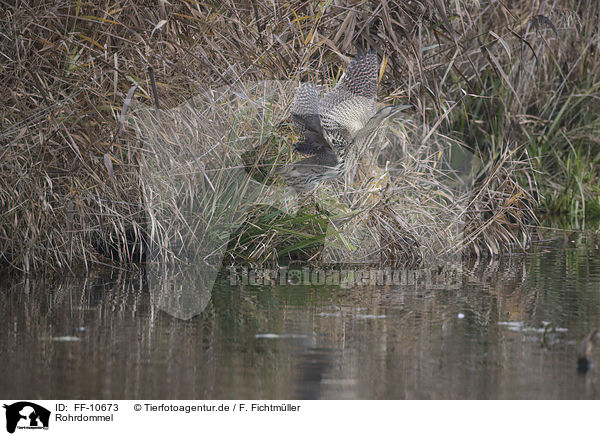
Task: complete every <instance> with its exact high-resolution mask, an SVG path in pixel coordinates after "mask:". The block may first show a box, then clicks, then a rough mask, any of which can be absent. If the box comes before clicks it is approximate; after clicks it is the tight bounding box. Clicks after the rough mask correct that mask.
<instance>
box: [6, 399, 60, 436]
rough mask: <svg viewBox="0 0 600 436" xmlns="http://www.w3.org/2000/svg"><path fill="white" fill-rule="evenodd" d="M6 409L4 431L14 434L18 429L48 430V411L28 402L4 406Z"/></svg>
mask: <svg viewBox="0 0 600 436" xmlns="http://www.w3.org/2000/svg"><path fill="white" fill-rule="evenodd" d="M4 408H5V409H6V431H8V432H9V433H14V432H15V430H16V429H17V428H18V429H26V430H40V429H44V430H48V423H49V422H50V411H49V410H48V409H45V408H43V407H42V406H38V405H37V404H35V403H30V402H29V401H19V402H17V403H13V404H11V405H6V404H5V405H4Z"/></svg>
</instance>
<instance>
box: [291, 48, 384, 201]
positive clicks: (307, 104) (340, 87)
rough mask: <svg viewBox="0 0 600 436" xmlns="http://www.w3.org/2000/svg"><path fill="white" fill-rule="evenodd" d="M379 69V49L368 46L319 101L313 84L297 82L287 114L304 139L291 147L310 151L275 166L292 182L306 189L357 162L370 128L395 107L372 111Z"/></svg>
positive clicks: (337, 175)
mask: <svg viewBox="0 0 600 436" xmlns="http://www.w3.org/2000/svg"><path fill="white" fill-rule="evenodd" d="M377 71H378V61H377V54H376V53H375V52H374V51H370V52H368V53H365V54H361V55H358V56H357V57H356V58H354V60H353V61H352V62H351V63H350V65H349V66H348V68H347V69H346V72H345V73H344V75H343V76H342V78H341V79H340V81H339V82H338V84H337V85H336V87H335V88H334V90H333V91H332V92H330V93H327V94H325V96H324V97H323V98H322V99H321V100H320V101H319V98H318V91H317V88H316V87H315V85H314V84H312V83H302V84H301V85H300V86H299V87H298V89H297V90H296V94H295V97H294V102H293V104H292V108H291V114H292V121H293V122H294V125H295V126H296V128H297V129H298V132H299V133H300V134H301V135H302V140H301V141H300V142H298V143H296V144H294V147H295V149H296V151H298V152H300V153H303V154H310V155H312V156H311V157H308V158H305V159H302V160H300V161H298V162H295V163H292V164H289V165H285V166H284V167H283V168H281V169H280V170H279V173H280V174H281V175H282V176H283V177H284V179H285V180H286V181H287V183H288V184H289V185H290V186H292V187H293V188H295V189H296V190H298V191H305V190H310V189H312V188H314V187H316V186H317V185H318V184H319V183H321V182H322V181H324V180H328V179H334V178H337V177H339V176H341V175H343V174H344V173H345V172H346V171H347V169H349V168H352V167H353V166H354V165H356V160H357V158H356V156H357V155H358V154H359V153H360V151H361V150H362V148H363V147H364V145H365V143H367V142H368V138H369V136H370V134H371V133H372V132H373V131H374V130H375V129H376V128H377V126H378V125H379V124H380V123H381V122H382V121H383V120H384V119H386V118H387V117H389V116H390V115H391V114H392V113H393V112H395V108H394V107H385V108H382V109H381V110H380V111H379V112H376V98H377Z"/></svg>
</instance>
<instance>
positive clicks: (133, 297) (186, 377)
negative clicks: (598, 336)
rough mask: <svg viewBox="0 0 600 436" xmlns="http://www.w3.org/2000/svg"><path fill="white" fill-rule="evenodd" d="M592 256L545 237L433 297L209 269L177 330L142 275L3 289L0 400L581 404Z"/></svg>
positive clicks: (597, 272) (586, 392)
mask: <svg viewBox="0 0 600 436" xmlns="http://www.w3.org/2000/svg"><path fill="white" fill-rule="evenodd" d="M597 244H598V243H597V241H596V240H594V239H593V238H591V237H584V236H582V235H576V236H575V237H574V236H568V235H559V236H557V237H555V238H553V240H552V241H549V242H545V243H541V244H537V245H536V246H534V247H532V249H531V250H530V252H529V253H528V254H526V255H523V254H514V255H511V256H505V257H503V258H501V259H498V260H497V261H495V262H488V261H480V262H472V261H471V262H466V263H465V264H464V265H463V266H462V269H463V271H462V273H461V274H460V276H458V283H459V286H448V287H447V288H444V287H443V286H431V284H429V285H428V284H424V283H417V284H415V283H407V284H401V285H390V286H359V287H350V288H347V289H345V288H340V287H339V286H311V285H307V286H305V285H296V286H292V285H284V286H281V285H279V284H278V283H276V284H273V285H269V286H252V285H234V286H232V285H231V284H230V281H229V279H228V274H227V273H224V274H223V277H222V278H221V279H220V280H219V282H218V284H217V286H215V289H214V290H213V292H212V298H211V300H210V303H209V304H208V306H207V307H206V309H205V310H204V312H203V313H202V314H201V315H199V316H196V317H194V318H192V319H190V320H187V321H186V320H181V319H176V318H173V317H171V316H170V315H168V314H167V313H165V312H162V311H159V310H156V309H153V307H152V305H151V303H150V295H149V293H148V290H147V286H145V281H144V280H143V278H144V276H143V274H142V273H134V274H131V273H130V274H125V273H119V272H117V271H112V272H109V273H104V274H100V273H96V274H95V275H92V276H88V277H87V278H86V279H82V278H65V277H60V278H53V279H51V278H49V277H46V278H30V279H29V280H24V279H20V280H19V281H15V280H8V279H6V278H4V280H3V281H2V283H3V284H2V285H0V328H1V331H2V332H3V334H2V335H0V367H1V368H2V369H3V371H2V372H3V374H4V376H3V377H1V378H0V396H1V397H2V398H6V399H8V398H12V399H21V398H29V399H34V400H35V399H137V398H145V399H233V398H240V399H267V398H268V399H284V398H291V399H307V398H330V399H372V398H377V399H461V398H464V399H485V398H491V399H529V398H539V399H546V398H547V399H557V398H561V399H567V398H582V399H583V398H586V399H590V398H595V399H597V398H600V380H599V375H598V373H599V371H600V367H596V368H593V369H592V370H591V371H589V372H588V373H586V374H578V373H577V371H576V361H577V356H578V348H579V343H580V341H581V339H582V338H583V337H584V336H585V335H586V334H587V333H588V332H589V331H590V330H591V329H593V328H598V327H600V256H599V249H598V246H597ZM544 326H545V327H544ZM598 348H600V344H599V345H598ZM594 353H595V354H594V356H593V359H594V360H595V361H596V363H597V365H600V363H598V362H600V352H598V350H596V351H595V352H594Z"/></svg>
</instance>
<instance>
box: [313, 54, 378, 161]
mask: <svg viewBox="0 0 600 436" xmlns="http://www.w3.org/2000/svg"><path fill="white" fill-rule="evenodd" d="M377 67H378V61H377V54H376V53H375V52H374V51H370V52H368V53H364V54H361V55H358V56H357V57H355V58H354V59H353V60H352V62H351V63H350V65H348V68H347V69H346V72H345V73H344V75H343V76H342V78H341V79H340V81H339V82H338V84H337V85H336V87H335V88H334V90H333V91H332V92H330V93H328V94H325V96H324V97H323V99H321V101H320V102H319V117H320V123H321V128H322V130H323V133H324V136H325V138H327V139H328V140H329V141H330V142H331V144H332V146H333V148H334V150H336V153H338V155H342V154H343V153H344V150H345V148H346V147H347V146H348V145H349V144H350V143H351V142H352V140H353V138H354V137H355V136H356V134H357V133H358V131H359V130H361V129H362V128H363V127H364V126H365V125H366V124H367V122H368V121H369V120H370V119H371V117H372V116H373V115H375V111H376V99H377Z"/></svg>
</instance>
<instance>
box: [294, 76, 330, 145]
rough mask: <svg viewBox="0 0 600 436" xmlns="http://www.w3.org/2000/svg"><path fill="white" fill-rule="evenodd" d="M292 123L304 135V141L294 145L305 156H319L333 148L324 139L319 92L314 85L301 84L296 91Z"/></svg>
mask: <svg viewBox="0 0 600 436" xmlns="http://www.w3.org/2000/svg"><path fill="white" fill-rule="evenodd" d="M291 114H292V121H293V123H294V125H295V126H296V129H297V130H298V133H300V135H302V141H300V142H297V143H296V144H294V147H295V148H296V150H297V151H298V152H300V153H304V154H318V153H322V152H325V151H327V150H328V149H329V150H330V149H331V147H330V145H329V144H328V143H327V140H326V139H325V138H324V137H323V131H322V130H321V120H320V116H319V92H318V90H317V88H316V86H315V85H314V84H312V83H301V84H300V86H298V88H297V89H296V94H295V95H294V102H293V103H292V107H291Z"/></svg>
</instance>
